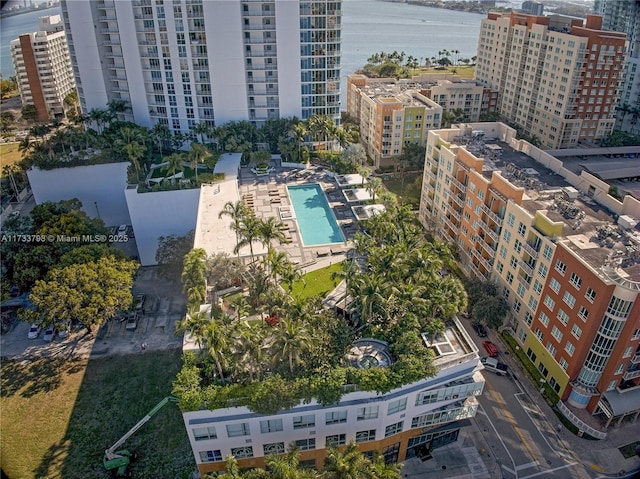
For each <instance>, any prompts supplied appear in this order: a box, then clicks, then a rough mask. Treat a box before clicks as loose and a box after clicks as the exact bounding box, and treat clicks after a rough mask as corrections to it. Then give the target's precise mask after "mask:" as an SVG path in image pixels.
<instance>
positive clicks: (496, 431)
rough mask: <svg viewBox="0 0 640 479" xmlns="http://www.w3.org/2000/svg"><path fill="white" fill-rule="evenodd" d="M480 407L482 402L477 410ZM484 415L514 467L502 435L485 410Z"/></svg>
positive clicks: (514, 463)
mask: <svg viewBox="0 0 640 479" xmlns="http://www.w3.org/2000/svg"><path fill="white" fill-rule="evenodd" d="M485 384H487V383H485ZM481 408H482V404H480V405H479V407H478V410H480V409H481ZM485 416H487V421H489V424H490V425H491V428H492V429H493V432H495V433H496V437H497V438H498V440H499V441H500V444H502V447H503V448H504V450H505V452H506V453H507V456H509V459H511V464H513V467H516V462H515V461H514V460H513V457H511V453H510V452H509V449H507V446H506V444H505V443H504V441H503V440H502V437H501V436H500V434H498V430H497V429H496V427H495V426H494V425H493V422H491V418H490V417H489V416H488V415H487V413H486V412H485ZM502 467H505V465H504V464H503V465H502ZM509 470H510V471H511V472H512V474H513V475H514V476H516V477H518V474H516V472H515V471H514V470H513V469H509Z"/></svg>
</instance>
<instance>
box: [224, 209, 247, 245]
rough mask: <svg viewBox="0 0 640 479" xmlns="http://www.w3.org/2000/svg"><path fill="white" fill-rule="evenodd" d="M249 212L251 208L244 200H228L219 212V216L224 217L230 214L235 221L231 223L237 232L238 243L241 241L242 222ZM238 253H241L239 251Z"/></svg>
mask: <svg viewBox="0 0 640 479" xmlns="http://www.w3.org/2000/svg"><path fill="white" fill-rule="evenodd" d="M248 214H249V210H248V208H247V205H246V204H245V203H244V202H243V201H236V202H235V203H233V202H232V201H228V202H227V203H225V205H224V206H223V207H222V211H220V213H218V218H222V217H223V216H225V215H226V216H230V217H231V220H232V221H233V223H231V229H232V230H233V231H234V232H235V233H236V245H237V244H238V243H239V242H240V237H239V233H240V224H241V223H242V221H243V220H244V219H245V218H246V217H247V215H248ZM236 253H238V254H239V251H237V252H236Z"/></svg>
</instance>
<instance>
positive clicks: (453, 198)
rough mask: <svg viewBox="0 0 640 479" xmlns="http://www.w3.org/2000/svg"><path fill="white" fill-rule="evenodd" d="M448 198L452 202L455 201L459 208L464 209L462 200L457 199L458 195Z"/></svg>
mask: <svg viewBox="0 0 640 479" xmlns="http://www.w3.org/2000/svg"><path fill="white" fill-rule="evenodd" d="M450 197H451V199H452V200H453V201H455V202H456V204H457V205H458V206H460V207H461V208H462V207H464V198H460V197H459V196H458V195H456V194H452V195H450Z"/></svg>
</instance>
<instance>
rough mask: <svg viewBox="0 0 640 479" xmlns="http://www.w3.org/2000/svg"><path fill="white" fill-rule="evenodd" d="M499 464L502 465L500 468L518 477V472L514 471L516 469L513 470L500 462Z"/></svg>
mask: <svg viewBox="0 0 640 479" xmlns="http://www.w3.org/2000/svg"><path fill="white" fill-rule="evenodd" d="M501 465H502V469H504V470H505V471H507V472H510V473H511V474H513V475H514V476H516V477H518V474H517V473H516V471H514V470H513V469H511V468H509V467H507V466H505V465H504V464H501Z"/></svg>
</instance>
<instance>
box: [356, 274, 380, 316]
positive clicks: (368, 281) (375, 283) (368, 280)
mask: <svg viewBox="0 0 640 479" xmlns="http://www.w3.org/2000/svg"><path fill="white" fill-rule="evenodd" d="M355 290H356V291H357V293H358V297H359V299H360V305H361V309H362V317H363V319H364V321H365V323H367V324H371V322H372V321H373V313H374V306H375V305H376V304H378V305H381V304H384V301H385V299H386V298H387V297H388V295H387V294H386V290H387V283H386V280H385V279H384V278H383V277H382V276H381V275H377V274H372V273H368V274H360V275H358V276H357V277H356V280H355Z"/></svg>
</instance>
